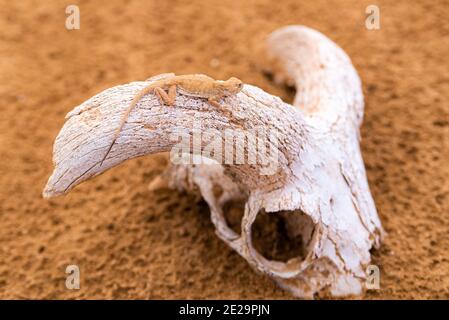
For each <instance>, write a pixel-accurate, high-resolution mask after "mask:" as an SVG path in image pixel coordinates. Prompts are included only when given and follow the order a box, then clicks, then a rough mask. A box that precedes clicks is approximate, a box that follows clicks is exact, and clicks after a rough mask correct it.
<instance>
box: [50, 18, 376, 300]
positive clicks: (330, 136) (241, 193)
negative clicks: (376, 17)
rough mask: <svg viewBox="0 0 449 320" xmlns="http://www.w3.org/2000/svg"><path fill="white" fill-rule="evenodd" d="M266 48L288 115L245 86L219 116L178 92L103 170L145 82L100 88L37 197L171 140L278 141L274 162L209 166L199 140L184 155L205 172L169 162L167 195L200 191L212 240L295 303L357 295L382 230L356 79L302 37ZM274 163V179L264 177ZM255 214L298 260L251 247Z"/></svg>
mask: <svg viewBox="0 0 449 320" xmlns="http://www.w3.org/2000/svg"><path fill="white" fill-rule="evenodd" d="M267 44H268V45H267V48H268V50H269V53H270V55H271V56H272V57H273V59H275V60H273V61H275V62H273V65H272V66H275V65H276V66H278V67H276V70H274V72H275V79H277V80H284V81H291V82H292V83H293V84H294V85H295V86H296V90H297V94H296V98H295V103H294V105H295V106H292V105H289V104H286V103H284V102H282V101H281V100H280V99H279V98H278V97H275V96H272V95H270V94H268V93H266V92H264V91H262V90H260V89H258V88H256V87H254V86H251V85H245V86H244V88H243V90H242V91H241V92H240V93H238V94H237V95H236V96H231V97H228V98H226V99H224V100H223V101H221V102H220V103H221V104H222V106H223V108H221V109H220V108H216V107H213V106H211V105H209V104H208V103H207V101H205V99H201V98H193V97H187V96H184V95H181V94H178V96H177V99H176V102H175V105H173V106H171V107H167V106H163V105H161V104H160V102H159V101H158V99H157V98H156V97H155V96H154V95H153V94H148V95H147V96H145V97H144V98H143V99H142V100H141V102H140V103H139V104H138V106H137V107H136V108H135V110H133V112H132V113H131V115H130V117H129V119H128V122H127V124H126V125H125V127H124V129H123V131H122V133H121V135H120V136H119V138H118V139H117V141H116V144H115V145H114V147H113V148H112V150H111V152H110V154H109V155H108V157H107V159H106V160H105V162H104V163H103V165H102V166H101V167H100V162H101V159H102V157H103V155H104V152H106V150H107V149H108V146H109V143H110V142H111V139H112V137H113V133H114V130H115V128H116V127H117V125H118V123H119V121H120V117H121V115H122V114H123V112H124V110H125V109H126V106H127V105H128V104H129V102H130V101H131V100H132V98H133V97H134V96H135V95H136V94H137V92H138V91H139V90H140V89H142V88H143V87H144V86H146V85H148V84H149V83H150V82H149V81H151V79H150V80H148V81H146V82H133V83H129V84H125V85H121V86H116V87H113V88H110V89H107V90H105V91H103V92H101V93H99V94H98V95H96V96H94V97H92V98H91V99H89V100H87V101H86V102H84V103H83V104H81V105H80V106H78V107H76V108H75V109H74V110H73V111H71V112H70V113H69V114H68V115H67V121H66V123H65V124H64V126H63V128H62V130H61V132H60V133H59V135H58V137H57V138H56V142H55V145H54V154H53V157H54V165H55V169H54V172H53V174H52V176H51V177H50V178H49V181H48V183H47V186H46V187H45V190H44V196H45V197H51V196H56V195H60V194H63V193H65V192H67V191H69V190H70V189H71V188H73V187H74V186H75V185H77V184H79V183H80V182H82V181H84V180H86V179H88V178H91V177H93V176H96V175H98V174H100V173H102V172H104V171H105V170H107V169H109V168H112V167H114V166H116V165H118V164H120V163H122V162H123V161H125V160H127V159H130V158H134V157H138V156H142V155H146V154H153V153H157V152H164V151H171V150H172V148H173V147H176V146H177V145H178V143H179V139H178V138H179V136H184V137H193V136H195V135H196V134H198V133H199V132H205V131H208V132H210V131H213V132H217V133H220V132H225V131H226V130H235V131H238V132H241V131H243V132H247V131H251V130H253V129H255V128H259V129H260V128H263V129H264V130H265V132H276V138H277V139H271V138H270V139H267V142H266V147H267V149H269V150H270V151H271V152H272V153H270V154H274V155H276V159H273V158H270V159H268V161H270V160H271V161H272V162H257V163H256V164H234V165H233V164H224V165H221V164H217V162H214V160H211V161H204V160H205V159H206V158H204V157H209V158H212V159H215V160H217V158H216V157H215V155H214V156H213V155H212V154H207V152H208V151H210V145H209V143H207V141H206V142H205V141H202V140H201V141H200V142H199V144H198V145H197V147H193V148H192V150H191V153H192V154H193V155H194V156H193V157H194V158H195V160H199V161H197V163H198V162H201V163H200V164H194V165H187V164H172V165H171V166H170V167H169V168H168V169H167V172H166V173H165V175H166V177H168V181H169V182H170V184H171V186H172V187H176V188H180V189H185V190H190V191H192V192H199V193H200V194H201V196H202V197H203V198H204V199H205V200H206V202H207V203H208V204H209V206H210V210H211V219H212V221H213V223H214V225H215V227H216V233H217V235H218V236H219V237H220V238H221V239H222V240H223V241H224V242H226V243H227V244H228V245H229V246H230V247H231V248H233V249H234V250H235V251H237V252H238V253H239V254H240V255H241V256H242V257H243V258H244V259H245V260H246V261H247V262H248V263H249V264H250V265H251V266H253V267H254V268H255V269H256V270H258V271H260V272H262V273H264V274H266V275H268V276H269V277H271V278H273V279H274V280H275V281H276V282H277V283H278V284H279V285H280V286H281V287H282V288H285V289H286V290H289V291H290V292H292V293H293V294H294V295H295V296H297V297H306V298H310V297H313V295H314V294H315V293H317V292H320V291H326V292H328V293H329V294H331V295H333V296H345V295H359V294H361V293H363V291H364V281H365V277H366V274H365V269H366V267H367V265H368V264H369V263H370V259H371V257H370V249H371V248H372V247H377V246H378V245H379V243H380V240H381V237H382V234H383V230H382V227H381V224H380V221H379V218H378V216H377V212H376V208H375V205H374V202H373V199H372V197H371V194H370V191H369V187H368V184H367V180H366V174H365V168H364V164H363V160H362V157H361V152H360V148H359V126H360V124H361V122H362V117H363V108H364V103H363V95H362V91H361V84H360V80H359V77H358V75H357V73H356V71H355V70H354V68H353V66H352V64H351V61H350V59H349V58H348V57H347V55H346V54H345V53H344V52H343V51H342V50H341V49H340V48H339V47H338V46H337V45H335V44H334V43H333V42H332V41H330V40H329V39H328V38H326V37H325V36H324V35H322V34H320V33H318V32H317V31H314V30H311V29H309V28H306V27H303V26H289V27H285V28H282V29H280V30H278V31H276V32H274V33H273V34H271V35H270V37H269V38H268V41H267ZM239 130H240V131H239ZM217 136H219V137H221V138H219V142H220V143H221V142H223V143H225V139H224V138H223V137H222V135H219V134H218V135H217ZM174 137H175V138H174ZM176 137H177V138H176ZM193 139H195V138H193ZM248 145H249V144H248ZM248 145H247V144H238V145H236V149H239V148H240V149H239V150H236V152H238V151H243V153H244V154H245V155H246V156H248V158H249V156H253V157H256V158H257V159H264V157H266V152H264V151H263V150H259V149H258V148H250V147H249V146H248ZM207 160H208V159H207ZM265 160H267V159H266V158H265ZM273 160H275V162H274V163H275V164H276V168H275V169H276V171H275V172H274V174H272V173H273V172H271V174H267V173H263V170H264V168H265V169H266V167H267V165H269V164H272V163H273ZM156 185H157V183H155V184H153V187H155V186H156ZM217 188H219V189H220V192H218V194H217V192H214V190H216V189H217ZM232 200H238V201H244V202H245V208H244V213H243V218H242V221H241V234H237V233H236V232H235V231H233V230H232V229H231V228H230V227H229V226H228V224H227V222H226V218H225V212H224V210H225V209H224V208H225V204H226V203H228V202H229V201H232ZM262 211H265V212H269V214H279V215H282V216H283V217H284V218H285V221H286V225H287V230H288V232H289V234H290V235H291V236H301V237H302V240H303V242H302V243H303V245H304V250H305V252H306V254H305V255H304V256H300V257H294V258H291V259H289V260H288V261H286V262H282V261H273V260H269V259H267V258H265V257H264V256H263V255H262V254H261V253H260V252H258V251H257V250H256V249H255V248H254V246H253V243H252V240H253V239H252V234H251V227H252V225H253V222H254V221H255V219H256V216H257V215H258V214H259V213H261V212H262Z"/></svg>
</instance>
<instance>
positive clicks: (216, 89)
mask: <svg viewBox="0 0 449 320" xmlns="http://www.w3.org/2000/svg"><path fill="white" fill-rule="evenodd" d="M162 76H163V78H159V77H158V78H150V79H149V80H152V79H156V80H155V81H154V82H153V83H151V84H150V85H149V86H147V87H145V88H143V89H142V90H141V91H140V92H139V93H138V94H137V95H136V96H135V97H134V99H133V100H132V101H131V103H130V104H129V106H128V108H127V109H126V111H125V113H124V114H123V117H122V120H121V121H120V124H119V126H118V127H117V130H116V131H115V133H114V138H113V139H112V143H111V145H110V146H109V148H108V151H107V152H106V154H105V156H104V157H103V159H102V160H101V163H100V166H102V165H103V162H104V160H105V159H106V157H107V156H108V154H109V152H110V151H111V149H112V146H113V145H114V143H115V141H116V140H117V138H118V136H119V135H120V132H121V131H122V129H123V126H124V125H125V123H126V121H127V119H128V117H129V114H130V113H131V111H132V110H133V109H134V107H135V106H136V105H137V103H138V102H139V101H140V99H142V97H143V96H145V95H146V94H148V93H152V92H154V93H155V94H156V95H157V97H158V98H159V100H160V101H161V103H162V104H166V105H169V106H171V105H173V104H174V103H175V99H176V93H177V92H180V93H181V94H184V95H186V96H190V97H197V98H207V101H208V102H209V103H210V104H211V105H213V106H214V107H221V106H220V104H219V103H218V100H220V99H222V98H224V97H227V96H231V95H234V94H237V93H238V92H240V90H242V88H243V82H242V81H241V80H239V79H237V78H234V77H231V78H229V79H228V80H226V81H222V80H215V79H213V78H211V77H208V76H206V75H203V74H192V75H181V76H176V75H174V74H173V73H171V74H165V75H162ZM167 89H168V93H167V92H166V91H165V90H167Z"/></svg>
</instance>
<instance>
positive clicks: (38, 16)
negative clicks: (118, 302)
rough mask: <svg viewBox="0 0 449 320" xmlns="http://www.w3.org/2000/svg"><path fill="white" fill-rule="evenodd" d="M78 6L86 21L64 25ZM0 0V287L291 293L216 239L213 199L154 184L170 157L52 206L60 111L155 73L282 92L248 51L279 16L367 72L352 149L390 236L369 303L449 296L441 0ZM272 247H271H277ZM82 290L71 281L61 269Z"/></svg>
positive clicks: (104, 293)
mask: <svg viewBox="0 0 449 320" xmlns="http://www.w3.org/2000/svg"><path fill="white" fill-rule="evenodd" d="M69 4H77V5H79V7H80V10H81V29H80V30H75V31H68V30H66V29H65V18H66V15H65V7H66V6H67V5H69ZM369 4H373V1H352V0H345V1H337V2H334V3H331V2H330V1H327V0H314V1H307V2H306V1H301V2H300V1H298V0H288V1H287V0H283V1H274V0H258V1H253V0H245V1H241V0H237V1H223V0H216V1H215V0H207V1H137V0H134V1H73V2H72V1H69V2H67V1H48V2H47V1H45V2H44V1H31V0H24V1H3V0H2V1H1V2H0V8H1V9H0V57H1V58H0V101H1V103H0V108H1V112H0V128H1V131H0V154H1V160H2V161H0V298H49V299H55V298H64V299H66V298H125V299H128V298H144V299H153V298H275V299H282V298H290V296H289V295H288V294H287V293H285V292H283V291H282V290H280V289H278V288H277V287H276V286H275V285H274V284H273V283H272V282H271V281H270V280H269V279H267V278H265V277H263V276H261V275H258V274H256V273H255V272H253V271H252V270H251V269H250V267H249V266H248V265H247V264H246V262H245V261H244V260H243V259H241V258H240V257H239V256H238V255H237V254H236V253H234V252H233V251H231V250H230V249H229V248H228V247H227V246H226V245H225V244H224V243H223V242H221V241H220V240H219V239H218V238H217V237H216V236H215V234H214V228H213V225H212V223H211V222H210V220H209V212H208V208H207V206H206V205H205V204H204V203H203V202H198V201H195V199H193V198H192V197H191V196H189V195H186V194H180V193H176V192H173V191H167V190H165V191H164V190H161V191H158V192H150V191H148V189H147V185H148V183H149V182H150V181H151V180H152V178H154V177H155V176H156V175H157V174H158V173H159V172H161V171H162V170H163V168H164V166H165V164H166V162H167V158H166V156H164V155H156V156H153V157H145V158H140V159H135V160H132V161H129V162H127V163H125V164H123V165H121V166H120V167H118V168H115V169H113V170H111V171H109V172H107V173H106V174H104V175H102V176H100V177H98V178H96V179H94V180H92V181H88V182H86V183H84V184H82V185H80V186H79V187H77V188H76V189H75V190H74V191H73V192H71V193H70V194H69V195H67V196H65V197H61V198H56V199H53V200H50V201H46V200H44V199H42V198H41V192H42V189H43V186H44V185H45V183H46V180H47V178H48V176H49V175H50V173H51V171H52V161H51V155H52V144H53V141H54V138H55V137H56V135H57V133H58V131H59V129H60V128H61V127H62V125H63V123H64V116H65V114H66V113H67V112H68V111H70V110H71V109H72V108H73V107H74V106H76V105H78V104H80V103H81V102H83V101H84V100H86V99H88V98H89V97H91V96H92V95H94V94H96V93H98V92H100V91H101V90H103V89H106V88H108V87H111V86H114V85H118V84H122V83H126V82H130V81H134V80H139V79H146V78H148V77H149V76H151V75H154V74H158V73H162V72H169V71H171V72H175V73H177V74H186V73H206V74H209V75H210V76H212V77H214V78H217V79H224V78H228V77H230V76H236V77H239V78H240V79H242V80H243V81H245V82H247V83H251V84H254V85H257V86H260V87H261V88H263V89H264V90H266V91H268V92H271V93H273V94H277V95H279V96H280V97H281V98H283V99H285V100H286V101H292V98H293V93H292V92H287V91H286V90H285V89H284V88H281V87H276V86H275V85H273V83H271V82H270V81H269V79H267V78H265V77H264V76H263V75H262V73H261V72H260V65H259V63H260V61H259V60H258V59H259V58H258V56H257V55H254V51H255V48H256V47H257V45H258V43H260V41H262V40H261V39H263V37H264V36H266V35H267V34H269V33H270V32H271V31H273V30H275V29H277V28H279V27H281V26H284V25H287V24H304V25H307V26H310V27H313V28H316V29H318V30H319V31H321V32H323V33H325V34H326V35H328V36H329V37H330V38H331V39H333V40H334V41H336V42H337V43H338V44H339V45H340V46H341V47H343V48H344V50H345V51H346V52H347V53H348V54H349V55H350V57H351V58H352V60H353V62H354V64H355V66H356V68H357V70H358V72H359V73H360V76H361V78H362V81H363V88H364V92H365V95H366V116H365V122H364V125H363V128H362V136H363V141H362V149H363V156H364V159H365V162H366V167H367V172H368V178H369V182H370V186H371V190H372V193H373V196H374V199H375V202H376V205H377V208H378V211H379V214H380V216H381V219H382V222H383V225H384V227H385V229H386V231H387V232H388V237H387V238H386V240H385V242H384V243H383V245H382V247H381V249H380V250H378V251H375V252H373V257H374V263H376V264H377V265H379V266H380V268H381V289H380V290H379V291H374V292H368V293H367V295H366V296H365V297H366V298H374V299H383V298H395V299H396V298H449V253H448V251H447V248H448V247H449V182H448V180H447V179H448V176H449V164H448V155H449V105H448V98H449V69H448V65H449V64H448V52H449V21H448V20H447V17H446V16H445V13H447V12H448V10H449V2H448V1H420V3H419V4H418V3H415V2H413V3H412V2H410V1H393V0H392V1H375V4H378V5H379V7H380V9H381V29H380V30H377V31H369V30H367V29H365V25H364V20H365V13H364V11H365V8H366V6H367V5H369ZM273 250H274V249H273ZM69 264H77V265H78V266H79V267H80V269H81V289H80V290H68V289H66V288H65V285H64V284H65V277H66V274H65V273H64V271H65V267H66V266H67V265H69Z"/></svg>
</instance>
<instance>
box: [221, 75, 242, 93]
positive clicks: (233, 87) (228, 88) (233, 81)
mask: <svg viewBox="0 0 449 320" xmlns="http://www.w3.org/2000/svg"><path fill="white" fill-rule="evenodd" d="M242 88H243V82H242V80H240V79H237V78H234V77H231V78H229V79H228V80H226V81H224V83H223V91H224V92H225V93H226V95H233V94H236V93H238V92H240V90H242Z"/></svg>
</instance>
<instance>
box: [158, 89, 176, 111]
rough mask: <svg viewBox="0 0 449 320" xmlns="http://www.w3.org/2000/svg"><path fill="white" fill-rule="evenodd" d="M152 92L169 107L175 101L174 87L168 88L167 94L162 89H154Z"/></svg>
mask: <svg viewBox="0 0 449 320" xmlns="http://www.w3.org/2000/svg"><path fill="white" fill-rule="evenodd" d="M154 91H155V92H156V95H157V96H158V98H159V100H160V101H161V102H162V103H163V104H166V105H169V106H171V105H173V104H174V103H175V99H176V86H175V85H173V86H170V88H168V94H167V93H166V92H165V91H164V89H162V88H155V89H154Z"/></svg>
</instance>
